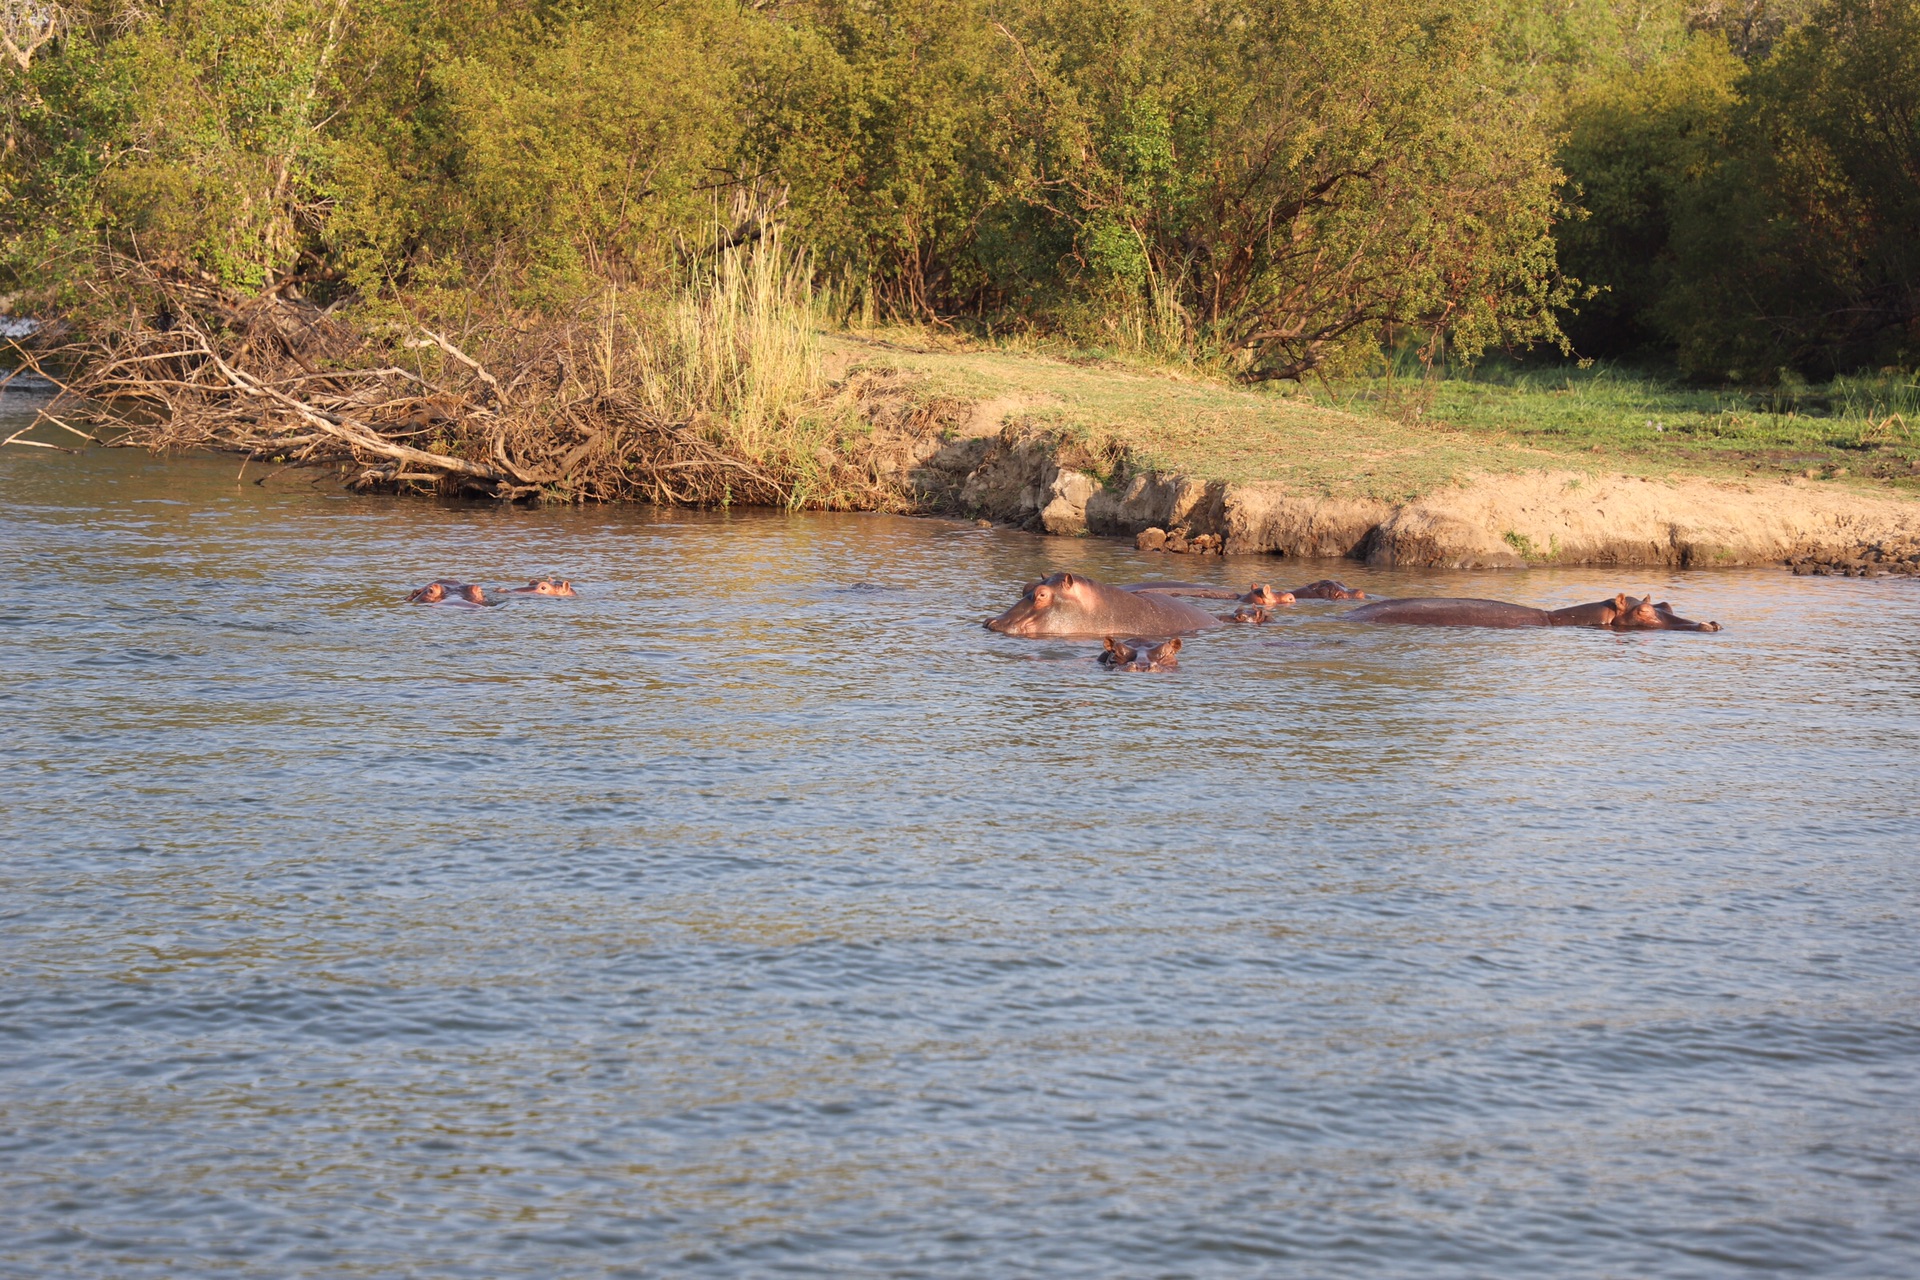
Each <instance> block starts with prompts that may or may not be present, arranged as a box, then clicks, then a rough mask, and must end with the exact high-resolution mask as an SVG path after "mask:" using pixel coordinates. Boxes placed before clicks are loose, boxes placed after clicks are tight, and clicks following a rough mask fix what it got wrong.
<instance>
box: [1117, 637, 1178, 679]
mask: <svg viewBox="0 0 1920 1280" xmlns="http://www.w3.org/2000/svg"><path fill="white" fill-rule="evenodd" d="M1147 643H1148V642H1147V641H1145V640H1142V639H1140V638H1139V637H1138V636H1135V637H1134V638H1132V639H1130V640H1128V641H1127V642H1126V643H1125V644H1122V643H1120V642H1119V641H1117V640H1115V639H1114V638H1113V637H1112V636H1108V637H1107V647H1106V650H1105V652H1103V653H1102V654H1101V655H1100V665H1101V666H1103V667H1109V668H1111V669H1112V670H1114V671H1174V670H1177V669H1178V668H1179V666H1180V663H1179V661H1178V659H1176V658H1175V657H1174V655H1175V654H1177V653H1179V652H1180V641H1179V639H1178V637H1176V638H1174V639H1172V640H1168V641H1165V642H1164V643H1161V644H1156V645H1154V646H1153V647H1152V648H1151V649H1149V648H1148V647H1147Z"/></svg>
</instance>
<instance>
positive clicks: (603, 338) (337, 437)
mask: <svg viewBox="0 0 1920 1280" xmlns="http://www.w3.org/2000/svg"><path fill="white" fill-rule="evenodd" d="M113 283H114V285H115V286H116V288H117V291H118V292H119V293H120V294H121V295H122V296H123V297H124V298H125V299H128V300H131V305H130V306H128V307H126V309H124V310H121V311H119V312H118V313H117V314H116V315H114V316H111V317H109V318H107V319H105V320H95V321H93V322H90V323H88V324H87V325H86V326H85V327H84V328H83V329H79V330H75V331H69V334H68V340H67V341H65V342H63V343H60V344H59V345H43V346H41V347H39V348H36V349H24V348H23V349H22V352H21V354H22V357H23V359H24V361H25V362H26V364H27V365H28V367H30V368H32V369H34V370H35V371H36V372H39V373H42V374H43V375H45V376H48V377H50V378H52V379H53V380H54V381H55V382H57V383H58V384H59V385H60V386H61V388H62V394H61V396H60V398H59V401H58V402H57V403H56V404H55V405H54V406H51V407H50V414H49V416H53V415H54V414H61V415H67V416H74V415H77V416H79V417H83V418H88V419H91V420H92V421H93V423H95V424H96V425H104V426H107V427H109V428H111V431H110V432H108V433H102V435H103V438H109V439H111V440H112V442H113V443H115V444H123V445H134V446H142V447H146V448H152V449H163V448H205V449H218V450H224V451H230V452H236V453H242V454H245V455H246V456H247V457H249V458H258V459H270V460H272V461H274V462H277V463H279V464H282V465H286V466H317V465H332V466H337V467H341V468H344V469H345V470H346V472H347V473H348V476H349V482H350V483H351V485H352V486H353V487H355V488H359V489H363V490H370V489H386V490H395V489H406V488H433V489H436V490H438V491H440V492H443V493H468V494H480V495H488V496H493V497H498V498H505V499H516V498H529V497H542V498H549V499H558V500H566V501H620V500H638V501H646V502H655V503H670V504H681V505H725V504H728V503H742V504H750V505H767V506H814V507H840V508H845V507H856V506H857V507H868V508H871V507H887V506H892V505H895V502H894V500H893V499H892V498H891V496H890V495H888V494H886V493H883V492H880V482H879V481H878V480H877V479H876V477H875V476H874V474H873V472H872V469H871V468H866V467H863V466H859V465H856V464H855V463H854V462H853V461H852V460H851V457H850V455H851V454H853V453H857V452H858V446H859V432H858V430H857V429H856V428H855V427H854V425H853V418H852V416H851V415H850V413H849V411H848V408H847V406H845V405H843V404H841V403H839V402H838V401H836V400H835V399H833V398H832V397H830V396H829V395H828V393H827V388H826V386H825V379H824V376H823V374H822V370H821V362H820V351H819V336H818V333H817V327H816V326H817V317H816V315H815V307H814V299H813V291H812V285H811V280H810V271H809V269H808V266H807V263H806V262H805V261H804V259H802V258H801V257H799V256H798V255H796V254H794V253H792V252H791V251H789V250H788V249H787V248H786V246H785V245H784V244H783V242H782V240H781V238H780V236H779V234H778V232H777V231H769V232H767V233H766V234H765V235H763V236H761V237H760V238H759V239H757V240H756V241H755V242H753V243H750V244H744V245H739V246H735V247H731V248H725V249H722V250H720V251H718V252H717V253H716V254H714V255H713V258H712V262H711V265H710V266H709V267H707V268H705V269H703V270H702V271H700V272H698V273H697V274H696V275H695V277H694V278H693V279H692V280H690V281H689V282H687V283H686V284H684V285H683V286H681V287H680V288H678V289H677V290H674V291H672V292H671V293H669V294H667V295H665V296H664V297H662V296H659V295H641V294H633V293H621V292H620V291H617V290H613V289H609V290H608V291H607V292H606V293H605V294H604V296H603V297H601V298H600V299H599V300H598V301H597V302H594V303H589V304H586V305H583V306H582V307H581V308H580V309H579V311H578V312H577V313H576V314H575V315H573V316H569V317H562V318H552V317H542V318H529V317H526V316H524V315H516V314H511V313H504V312H503V313H500V314H496V315H494V316H491V317H489V318H486V319H483V320H481V321H478V322H474V321H469V322H467V323H466V324H465V326H464V328H462V329H461V330H460V331H459V332H458V333H457V334H450V333H449V330H448V328H447V327H446V326H444V325H442V324H438V323H435V322H434V321H433V320H431V319H422V318H418V317H406V318H394V317H395V315H401V316H403V317H404V316H405V313H399V312H396V311H395V310H394V309H389V311H388V314H387V318H384V319H378V320H360V319H355V318H353V317H352V316H351V315H343V314H340V313H337V312H334V311H332V310H323V309H321V308H319V307H317V306H315V305H313V304H312V303H310V302H307V301H305V300H303V299H301V298H300V297H298V296H297V295H295V294H293V293H291V292H290V291H289V292H273V291H270V292H268V293H264V294H261V295H258V296H254V297H238V296H235V295H234V294H232V293H231V292H229V291H226V290H223V289H220V288H218V287H216V286H215V285H214V284H213V283H211V282H209V281H208V280H206V279H204V278H202V277H199V276H197V275H193V274H190V273H187V272H183V271H181V270H178V269H166V268H163V267H161V266H158V265H156V264H153V263H147V262H138V261H131V260H122V261H119V262H116V263H115V264H114V272H113ZM76 333H77V335H78V336H74V335H75V334H76Z"/></svg>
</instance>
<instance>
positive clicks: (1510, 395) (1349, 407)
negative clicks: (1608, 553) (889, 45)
mask: <svg viewBox="0 0 1920 1280" xmlns="http://www.w3.org/2000/svg"><path fill="white" fill-rule="evenodd" d="M827 349H828V351H829V352H830V353H831V354H832V358H834V359H835V360H837V361H838V362H839V363H840V365H841V366H842V367H862V366H864V367H871V368H893V369H899V370H901V371H904V372H907V373H910V374H913V375H917V377H918V382H917V384H916V388H917V391H918V393H919V394H921V395H924V396H927V397H929V398H931V397H936V396H938V397H954V398H960V399H970V400H976V401H989V400H998V401H1006V402H1012V407H1013V408H1014V410H1015V412H1016V414H1017V415H1019V416H1024V417H1025V418H1027V419H1028V420H1030V421H1032V422H1033V423H1034V424H1036V425H1039V426H1045V427H1050V428H1053V429H1056V430H1060V431H1061V432H1062V433H1063V434H1066V435H1070V436H1074V437H1077V438H1080V439H1083V440H1086V441H1087V442H1089V443H1091V444H1096V445H1098V444H1108V443H1111V444H1117V445H1120V446H1123V447H1124V448H1125V449H1126V450H1127V451H1128V452H1129V454H1130V456H1131V459H1132V461H1133V464H1134V465H1135V466H1136V467H1143V468H1152V469H1155V470H1158V471H1160V472H1162V473H1164V474H1179V475H1187V476H1193V477H1196V478H1202V479H1209V480H1227V481H1233V482H1247V481H1260V480H1280V481H1286V482H1288V483H1290V484H1294V485H1296V486H1299V487H1301V488H1303V489H1306V490H1309V491H1315V492H1319V493H1323V494H1326V495H1328V496H1367V497H1375V498H1382V499H1386V500H1389V501H1393V500H1400V499H1404V498H1407V497H1411V496H1414V495H1417V494H1420V493H1423V492H1427V491H1429V490H1432V489H1435V488H1440V487H1444V486H1445V485H1447V484H1449V483H1452V482H1455V481H1458V480H1461V479H1464V478H1465V477H1467V476H1469V475H1471V474H1474V473H1486V474H1510V473H1514V472H1521V471H1533V470H1542V469H1559V468H1572V469H1576V470H1586V471H1590V472H1592V473H1594V474H1622V473H1624V474H1629V475H1643V476H1649V477H1664V476H1672V475H1693V476H1707V477H1720V478H1726V477H1745V476H1760V477H1771V478H1776V479H1777V478H1780V477H1783V476H1786V475H1790V474H1791V475H1803V474H1806V473H1807V472H1812V473H1813V475H1814V476H1815V477H1816V478H1818V479H1821V480H1824V481H1827V482H1830V483H1837V484H1841V485H1843V486H1848V487H1856V486H1858V487H1868V488H1872V489H1875V490H1878V491H1881V492H1886V491H1888V490H1890V489H1894V490H1903V491H1907V492H1920V470H1916V465H1917V464H1920V386H1916V385H1915V380H1914V379H1913V378H1912V377H1907V378H1904V379H1903V378H1900V377H1896V376H1892V375H1888V376H1886V377H1882V378H1860V379H1842V380H1838V381H1836V382H1835V383H1833V384H1830V385H1828V386H1826V387H1818V388H1801V389H1799V390H1797V391H1784V390H1783V391H1774V392H1741V391H1711V390H1694V389H1689V388H1686V387H1683V386H1679V385H1676V384H1672V383H1668V382H1665V381H1662V380H1659V379H1656V378H1652V377H1647V376H1640V375H1633V374H1629V373H1626V372H1623V371H1620V370H1616V369H1608V368H1599V367H1596V368H1589V369H1584V370H1583V369H1574V368H1571V367H1568V368H1565V369H1556V370H1554V371H1552V372H1550V373H1543V372H1530V371H1526V370H1523V369H1516V368H1512V367H1498V366H1496V367H1489V368H1487V369H1483V370H1481V371H1479V372H1477V373H1473V374H1464V373H1458V372H1456V373H1455V374H1453V375H1452V376H1445V377H1438V378H1425V377H1420V376H1416V375H1414V374H1411V373H1401V374H1398V375H1382V376H1379V377H1374V378H1367V379H1356V380H1352V381H1349V382H1345V383H1339V384H1333V385H1309V386H1305V387H1297V388H1246V387H1241V386H1236V385H1233V384H1231V383H1227V382H1224V381H1221V380H1217V379H1211V378H1204V377H1200V376H1196V375H1185V374H1182V373H1181V372H1180V371H1178V370H1172V371H1158V372H1156V371H1150V370H1147V369H1143V368H1141V367H1139V366H1137V365H1123V364H1118V363H1115V362H1112V361H1101V360H1092V359H1075V358H1070V357H1066V356H1062V355H1058V354H1046V353H1043V352H1037V351H1031V350H1008V349H1003V348H995V347H989V346H981V345H968V344H963V343H960V342H957V341H952V340H941V339H931V338H929V337H928V336H927V335H924V334H914V333H889V334H881V335H865V336H862V335H851V334H841V335H834V336H831V337H829V338H828V340H827Z"/></svg>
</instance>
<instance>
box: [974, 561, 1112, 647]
mask: <svg viewBox="0 0 1920 1280" xmlns="http://www.w3.org/2000/svg"><path fill="white" fill-rule="evenodd" d="M1095 604H1096V600H1095V596H1094V592H1093V589H1092V588H1091V587H1090V586H1089V585H1088V583H1087V581H1086V580H1085V579H1083V578H1076V577H1074V576H1073V575H1072V574H1070V573H1056V574H1054V575H1053V576H1052V577H1051V578H1047V579H1044V580H1042V581H1040V582H1036V583H1033V584H1032V585H1030V586H1029V587H1028V588H1027V589H1026V590H1025V591H1024V592H1022V593H1021V596H1020V601H1019V603H1018V604H1016V605H1014V606H1013V608H1011V609H1009V610H1007V611H1006V612H1005V613H1003V614H1001V615H1000V616H999V617H997V618H990V619H988V621H987V630H989V631H998V632H1000V633H1001V634H1003V635H1009V636H1050V635H1062V634H1071V633H1072V632H1074V631H1076V630H1078V631H1080V632H1081V633H1082V634H1085V632H1086V630H1087V628H1086V626H1085V623H1084V621H1083V620H1084V619H1085V618H1086V617H1087V616H1088V615H1089V614H1091V613H1092V611H1093V609H1094V607H1095Z"/></svg>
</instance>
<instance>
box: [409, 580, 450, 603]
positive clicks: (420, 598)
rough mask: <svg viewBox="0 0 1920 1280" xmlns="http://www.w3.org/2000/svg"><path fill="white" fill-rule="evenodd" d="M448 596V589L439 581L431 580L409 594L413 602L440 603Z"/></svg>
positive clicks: (410, 600)
mask: <svg viewBox="0 0 1920 1280" xmlns="http://www.w3.org/2000/svg"><path fill="white" fill-rule="evenodd" d="M446 598H447V589H446V587H445V586H443V585H441V584H440V583H438V582H429V583H428V584H427V585H426V586H424V587H421V588H419V589H418V590H415V591H413V592H410V593H409V594H408V595H407V600H408V601H409V602H410V603H412V604H439V603H440V602H441V601H442V600H445V599H446Z"/></svg>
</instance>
